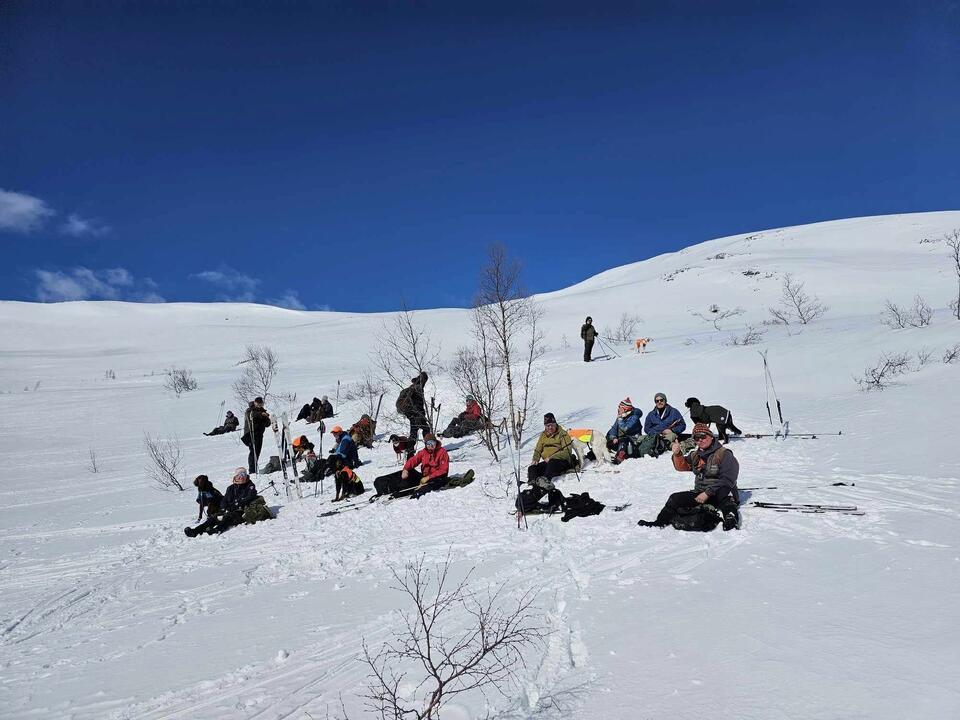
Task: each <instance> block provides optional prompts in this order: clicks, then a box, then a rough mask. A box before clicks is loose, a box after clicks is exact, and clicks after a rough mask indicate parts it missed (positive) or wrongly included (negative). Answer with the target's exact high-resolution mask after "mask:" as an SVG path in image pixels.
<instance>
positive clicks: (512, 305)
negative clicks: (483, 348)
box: [475, 245, 544, 446]
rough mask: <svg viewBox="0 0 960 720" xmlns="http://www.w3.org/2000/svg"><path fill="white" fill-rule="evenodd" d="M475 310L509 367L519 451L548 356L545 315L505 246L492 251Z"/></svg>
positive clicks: (497, 359)
mask: <svg viewBox="0 0 960 720" xmlns="http://www.w3.org/2000/svg"><path fill="white" fill-rule="evenodd" d="M475 309H476V314H477V317H476V320H475V322H477V323H480V324H481V325H483V327H484V331H483V332H484V333H485V336H486V337H487V338H488V340H489V342H490V354H491V357H492V358H493V362H494V363H495V364H496V365H497V366H499V367H502V368H503V372H504V379H505V381H506V391H507V398H506V409H507V412H508V413H509V425H510V434H511V435H512V436H513V440H514V442H515V443H516V444H517V446H519V445H520V441H521V440H522V439H523V432H524V429H525V427H526V423H527V419H528V415H529V414H530V412H531V411H532V410H533V409H534V397H533V395H534V389H535V385H536V381H537V379H538V361H539V360H540V358H541V357H543V353H544V337H543V332H542V330H541V329H540V319H541V316H542V310H541V309H540V306H539V305H538V304H537V303H536V302H535V301H534V300H533V298H531V297H530V296H529V295H528V294H527V293H526V291H525V290H524V289H523V287H522V285H521V283H520V263H518V262H517V261H515V260H510V259H508V257H507V251H506V249H505V248H504V247H503V246H502V245H494V246H492V247H491V248H490V250H489V259H488V261H487V264H486V265H485V266H484V268H483V269H482V270H481V272H480V288H479V291H478V293H477V300H476V304H475Z"/></svg>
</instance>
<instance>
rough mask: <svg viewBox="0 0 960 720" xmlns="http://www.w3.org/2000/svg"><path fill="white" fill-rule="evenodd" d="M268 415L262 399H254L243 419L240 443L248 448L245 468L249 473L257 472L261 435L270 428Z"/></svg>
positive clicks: (261, 441) (261, 445)
mask: <svg viewBox="0 0 960 720" xmlns="http://www.w3.org/2000/svg"><path fill="white" fill-rule="evenodd" d="M270 422H271V420H270V415H269V414H268V413H267V410H266V408H264V407H263V398H261V397H258V398H254V399H253V400H252V401H251V402H250V406H249V407H248V408H247V412H246V413H245V415H244V419H243V435H242V436H241V437H240V441H241V442H242V443H243V444H244V445H246V446H247V447H248V448H250V451H249V453H247V467H248V468H249V472H252V473H255V472H256V471H257V462H258V461H259V459H260V450H261V448H263V433H264V431H265V430H266V429H267V428H268V427H270Z"/></svg>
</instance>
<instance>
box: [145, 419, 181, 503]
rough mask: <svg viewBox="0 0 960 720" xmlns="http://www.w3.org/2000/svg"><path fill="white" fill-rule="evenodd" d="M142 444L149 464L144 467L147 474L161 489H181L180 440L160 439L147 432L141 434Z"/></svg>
mask: <svg viewBox="0 0 960 720" xmlns="http://www.w3.org/2000/svg"><path fill="white" fill-rule="evenodd" d="M143 446H144V447H145V448H146V450H147V459H148V460H149V464H148V465H147V467H146V471H147V476H148V477H149V478H150V479H151V480H153V482H154V483H155V484H156V485H157V486H158V487H160V488H161V489H163V490H173V489H174V488H176V489H177V490H183V484H182V483H181V482H180V478H179V476H180V466H181V463H182V462H183V449H182V448H181V447H180V440H179V439H178V438H174V439H172V440H162V439H160V438H154V437H151V436H150V435H149V433H144V434H143Z"/></svg>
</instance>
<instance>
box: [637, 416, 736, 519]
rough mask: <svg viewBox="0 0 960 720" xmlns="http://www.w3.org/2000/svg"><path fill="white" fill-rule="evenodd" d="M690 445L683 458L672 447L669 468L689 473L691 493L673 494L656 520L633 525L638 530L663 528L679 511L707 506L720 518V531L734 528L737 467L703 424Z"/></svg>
mask: <svg viewBox="0 0 960 720" xmlns="http://www.w3.org/2000/svg"><path fill="white" fill-rule="evenodd" d="M693 441H694V442H695V443H696V447H695V448H694V449H693V450H691V451H690V452H689V453H688V454H687V455H683V454H682V453H681V451H680V443H679V442H678V441H677V440H674V441H673V445H672V450H673V467H674V468H676V469H677V470H678V471H680V472H692V473H693V477H694V480H693V490H683V491H681V492H675V493H673V494H672V495H671V496H670V497H669V498H667V502H666V504H665V505H664V506H663V509H662V510H661V511H660V513H659V514H658V515H657V518H656V520H641V521H639V522H638V523H637V524H638V525H640V526H641V527H666V526H667V525H671V524H672V523H673V522H674V520H675V519H677V516H678V515H679V514H680V511H681V510H685V509H687V508H695V507H697V506H698V505H704V504H707V503H709V504H710V505H712V506H713V507H715V508H716V509H717V510H718V511H719V512H720V514H721V515H722V517H723V529H724V530H733V529H734V528H736V527H737V521H738V517H737V508H738V507H739V506H740V494H739V492H738V490H737V478H738V477H739V475H740V463H738V462H737V458H735V457H734V455H733V451H731V450H730V449H729V448H727V447H724V446H723V445H721V444H720V443H719V442H717V440H716V438H715V437H714V435H713V431H712V430H711V429H710V426H709V425H707V424H705V423H697V424H696V425H694V426H693Z"/></svg>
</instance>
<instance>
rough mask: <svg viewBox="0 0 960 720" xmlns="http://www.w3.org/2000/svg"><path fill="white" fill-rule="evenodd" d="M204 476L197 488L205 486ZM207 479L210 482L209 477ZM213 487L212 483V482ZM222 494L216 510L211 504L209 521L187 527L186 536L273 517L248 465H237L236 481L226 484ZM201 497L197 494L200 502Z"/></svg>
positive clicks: (234, 477) (226, 528)
mask: <svg viewBox="0 0 960 720" xmlns="http://www.w3.org/2000/svg"><path fill="white" fill-rule="evenodd" d="M204 477H205V476H204V475H201V476H199V477H198V478H197V480H195V481H194V484H195V485H197V489H198V490H201V485H204V486H205V484H204V483H202V481H201V480H200V478H204ZM207 483H209V480H208V481H207ZM210 487H212V485H211V486H210ZM214 490H216V489H214ZM202 492H204V491H203V490H201V493H202ZM206 492H209V490H206ZM217 494H219V493H217ZM222 498H223V499H222V501H221V503H220V507H219V508H218V510H217V512H210V509H209V506H208V509H207V520H206V522H203V523H201V524H200V525H197V527H195V528H189V527H187V528H184V529H183V532H184V534H185V535H186V536H187V537H196V536H197V535H200V534H201V533H207V534H209V535H215V534H219V533H222V532H225V531H227V530H229V529H230V528H232V527H233V526H234V525H239V524H240V523H248V524H252V523H255V522H258V521H259V520H267V519H270V518H272V517H273V515H271V514H270V511H269V510H268V509H267V504H266V501H264V499H263V498H262V497H261V496H259V495H257V487H256V485H254V484H253V483H252V482H251V481H250V476H249V474H247V470H246V468H242V467H238V468H237V469H236V470H235V471H234V473H233V482H232V483H231V485H230V487H228V488H227V492H226V493H224V494H223V496H222ZM199 501H200V500H199V498H198V502H199ZM201 507H202V505H201Z"/></svg>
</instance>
